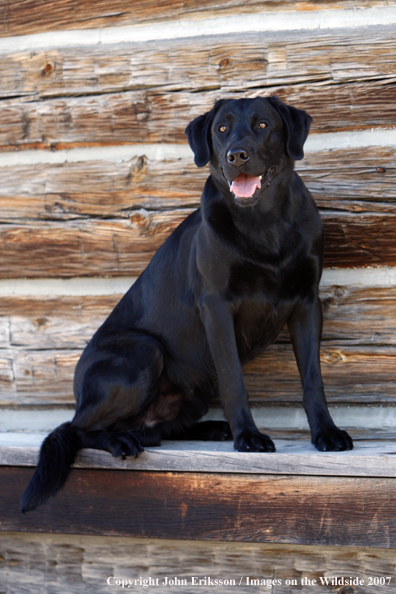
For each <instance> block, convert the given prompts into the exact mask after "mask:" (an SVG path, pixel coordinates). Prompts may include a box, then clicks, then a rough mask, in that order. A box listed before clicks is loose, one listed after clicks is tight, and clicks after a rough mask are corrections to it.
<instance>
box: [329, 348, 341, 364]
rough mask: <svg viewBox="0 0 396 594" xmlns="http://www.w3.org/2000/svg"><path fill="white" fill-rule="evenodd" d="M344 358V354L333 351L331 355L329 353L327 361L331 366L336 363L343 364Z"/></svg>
mask: <svg viewBox="0 0 396 594" xmlns="http://www.w3.org/2000/svg"><path fill="white" fill-rule="evenodd" d="M342 360H343V357H342V354H341V353H339V352H338V351H332V352H331V353H327V355H326V361H327V363H330V365H334V364H335V363H342Z"/></svg>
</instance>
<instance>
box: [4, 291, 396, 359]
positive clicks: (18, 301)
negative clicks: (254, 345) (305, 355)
mask: <svg viewBox="0 0 396 594" xmlns="http://www.w3.org/2000/svg"><path fill="white" fill-rule="evenodd" d="M320 295H321V300H322V309H323V314H324V322H323V336H322V344H323V346H326V347H328V348H332V347H334V348H337V347H338V346H340V345H344V346H374V345H376V346H396V288H395V287H392V286H390V287H360V286H354V285H345V286H332V287H327V286H326V287H322V289H321V292H320ZM121 297H122V295H121V294H113V295H99V296H92V295H84V296H63V297H60V296H58V297H49V296H48V297H44V296H40V297H18V296H13V297H1V298H0V341H1V345H2V348H15V347H16V348H23V349H28V350H39V349H42V350H53V349H58V350H59V349H82V348H84V347H85V345H86V343H87V341H88V340H89V339H90V338H91V336H92V335H93V334H94V332H95V331H96V330H97V329H98V327H99V325H100V324H102V322H103V321H104V320H105V319H106V317H107V316H108V314H109V313H110V312H111V310H112V309H113V308H114V307H115V305H116V304H117V303H118V301H119V300H120V299H121ZM278 342H280V343H288V342H289V337H288V332H287V330H286V329H285V330H284V331H283V332H282V333H281V335H280V337H279V339H278Z"/></svg>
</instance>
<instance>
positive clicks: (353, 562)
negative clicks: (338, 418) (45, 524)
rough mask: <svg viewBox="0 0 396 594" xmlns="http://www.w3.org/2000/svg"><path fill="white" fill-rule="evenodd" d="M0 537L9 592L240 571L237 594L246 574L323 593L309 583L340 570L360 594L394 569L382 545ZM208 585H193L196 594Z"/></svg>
mask: <svg viewBox="0 0 396 594" xmlns="http://www.w3.org/2000/svg"><path fill="white" fill-rule="evenodd" d="M1 541H2V555H3V559H4V560H3V562H2V564H1V565H0V581H1V583H2V585H3V586H4V587H5V588H8V591H9V592H12V593H13V592H17V593H18V594H43V590H44V588H47V592H53V593H54V594H55V593H56V594H60V592H62V590H63V591H65V592H67V593H68V594H81V592H87V591H90V590H93V591H95V593H96V594H108V592H109V586H108V584H107V579H108V578H109V577H110V576H113V575H114V576H117V577H120V578H129V579H137V580H138V579H139V578H140V577H143V578H144V579H148V578H149V577H151V578H152V579H157V578H158V580H159V582H160V583H162V582H163V581H164V580H165V577H168V579H169V577H170V576H173V577H174V576H178V577H179V578H180V579H184V578H186V579H187V580H188V582H189V584H191V578H192V576H198V577H200V578H204V577H205V576H211V577H212V578H223V579H226V578H233V579H235V580H236V581H237V583H238V584H239V580H240V578H241V576H244V583H243V584H242V585H240V586H239V585H238V587H237V588H236V589H237V591H238V593H239V592H241V593H242V594H249V593H251V592H253V593H255V594H256V593H257V592H258V591H259V590H258V589H257V587H255V586H252V585H251V584H249V585H246V577H250V578H252V579H254V578H256V579H269V580H272V579H277V580H280V581H281V582H282V585H281V586H277V587H276V589H277V591H278V593H279V594H297V593H298V594H324V593H325V594H326V593H331V592H334V588H332V587H331V586H328V587H326V586H316V585H313V582H312V580H314V579H316V580H318V581H319V576H322V577H324V576H342V575H343V576H353V577H359V579H362V580H364V584H365V585H364V592H365V594H391V593H392V592H393V591H394V584H393V583H392V582H391V583H390V585H389V586H385V585H384V586H381V585H371V586H370V585H369V578H370V577H373V576H377V577H386V576H392V580H393V576H394V575H395V572H396V567H395V557H394V551H393V550H386V549H372V548H369V549H363V548H356V547H351V548H348V549H340V547H334V548H333V547H320V548H318V547H306V546H299V545H295V544H293V545H269V544H258V543H243V542H238V543H232V542H213V541H206V542H200V541H194V542H188V541H186V540H162V539H158V540H154V539H134V538H126V537H105V536H103V537H99V538H98V537H96V536H81V535H66V534H63V535H59V534H25V533H7V532H3V533H2V535H1ZM32 568H34V571H33V570H32ZM304 578H308V579H309V580H310V583H309V585H302V580H304ZM286 580H295V581H296V583H297V585H294V586H293V587H291V586H290V585H288V586H286ZM153 589H154V587H153ZM216 589H220V588H216ZM216 589H214V588H213V586H210V585H207V586H205V585H203V584H202V585H201V586H199V592H200V593H201V594H211V593H212V592H213V591H216ZM266 590H268V592H271V590H270V589H269V588H266V589H265V591H266ZM148 591H150V589H148ZM154 591H155V590H154ZM166 592H167V593H169V594H180V592H181V586H180V584H179V585H174V586H170V585H169V586H167V587H166ZM196 592H197V586H191V585H188V586H183V594H196ZM341 594H348V593H347V592H345V591H344V593H342V592H341Z"/></svg>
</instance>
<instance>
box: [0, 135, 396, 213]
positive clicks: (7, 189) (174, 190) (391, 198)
mask: <svg viewBox="0 0 396 594" xmlns="http://www.w3.org/2000/svg"><path fill="white" fill-rule="evenodd" d="M296 170H297V171H298V172H299V173H300V175H301V176H302V178H303V180H304V183H305V184H306V186H307V187H308V188H309V189H310V191H311V192H312V194H313V196H314V198H315V200H316V203H317V205H318V206H319V207H321V208H322V209H326V210H338V211H346V212H367V211H369V212H372V213H374V212H377V213H380V212H382V213H388V212H389V213H396V206H395V203H396V148H395V147H369V148H366V149H364V151H362V150H361V149H340V150H329V151H319V152H315V153H308V154H307V155H306V157H305V159H304V160H303V161H301V162H297V163H296ZM208 174H209V168H208V167H204V168H198V167H196V166H195V164H194V162H193V154H192V153H191V157H190V158H180V159H166V160H156V159H153V158H151V159H149V158H147V157H146V156H145V155H144V154H143V151H142V154H141V155H140V156H139V157H135V158H133V159H131V160H129V161H122V162H110V161H85V162H77V163H70V162H67V161H66V162H65V163H62V164H57V165H51V164H48V163H42V164H35V165H13V166H5V167H0V221H1V222H3V223H10V222H17V221H27V220H30V219H40V220H65V221H66V220H70V219H79V218H87V217H100V218H115V217H117V218H126V219H127V218H129V217H130V215H131V214H133V211H134V210H136V209H141V208H144V209H148V210H153V209H154V210H164V209H175V208H184V207H190V208H191V207H198V206H199V201H200V196H201V192H202V190H203V187H204V184H205V180H206V177H207V176H208Z"/></svg>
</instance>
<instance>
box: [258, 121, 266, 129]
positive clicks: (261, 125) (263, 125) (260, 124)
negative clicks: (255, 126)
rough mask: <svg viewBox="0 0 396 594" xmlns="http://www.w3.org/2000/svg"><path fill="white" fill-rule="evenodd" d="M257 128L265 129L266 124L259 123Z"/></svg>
mask: <svg viewBox="0 0 396 594" xmlns="http://www.w3.org/2000/svg"><path fill="white" fill-rule="evenodd" d="M259 126H260V128H266V127H267V124H266V122H260V123H259Z"/></svg>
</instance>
